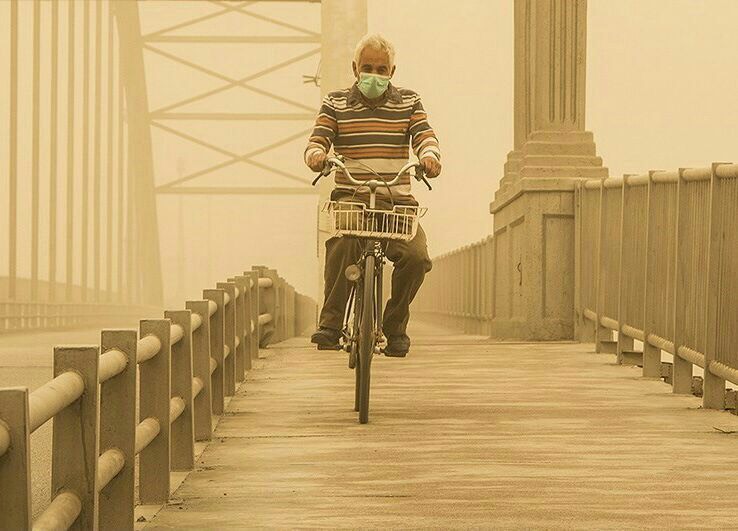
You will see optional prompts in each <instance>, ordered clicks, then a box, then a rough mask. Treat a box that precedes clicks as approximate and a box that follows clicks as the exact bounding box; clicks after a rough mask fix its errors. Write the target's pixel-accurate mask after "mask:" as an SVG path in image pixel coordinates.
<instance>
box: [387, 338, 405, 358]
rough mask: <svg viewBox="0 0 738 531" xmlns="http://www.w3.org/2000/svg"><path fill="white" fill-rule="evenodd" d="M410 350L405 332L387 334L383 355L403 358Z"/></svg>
mask: <svg viewBox="0 0 738 531" xmlns="http://www.w3.org/2000/svg"><path fill="white" fill-rule="evenodd" d="M409 350H410V338H409V337H407V335H406V334H399V335H396V336H389V337H388V338H387V346H386V347H384V355H385V356H392V357H394V358H404V357H405V355H406V354H407V353H408V351H409Z"/></svg>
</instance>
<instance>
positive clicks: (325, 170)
mask: <svg viewBox="0 0 738 531" xmlns="http://www.w3.org/2000/svg"><path fill="white" fill-rule="evenodd" d="M331 169H332V168H331V164H329V163H326V165H325V167H324V168H323V169H322V170H321V171H320V173H319V174H318V176H317V177H316V178H315V179H313V186H315V183H317V182H318V181H319V180H320V179H321V177H325V176H326V175H328V174H329V173H330V172H331Z"/></svg>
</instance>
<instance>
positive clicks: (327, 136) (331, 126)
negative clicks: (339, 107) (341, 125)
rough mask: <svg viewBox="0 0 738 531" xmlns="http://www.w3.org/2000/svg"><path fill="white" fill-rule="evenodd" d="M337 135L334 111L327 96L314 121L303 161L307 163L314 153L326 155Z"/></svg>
mask: <svg viewBox="0 0 738 531" xmlns="http://www.w3.org/2000/svg"><path fill="white" fill-rule="evenodd" d="M337 134H338V123H337V122H336V109H335V108H334V106H333V102H332V101H331V99H330V97H329V96H326V97H325V98H323V103H322V104H321V106H320V111H319V112H318V116H317V118H316V119H315V126H314V127H313V132H312V134H311V135H310V138H309V139H308V145H307V147H306V148H305V153H304V159H305V163H307V160H308V158H309V157H310V155H312V154H313V153H315V152H316V151H322V152H323V153H328V151H329V150H330V149H331V146H332V145H333V140H334V139H335V138H336V135H337Z"/></svg>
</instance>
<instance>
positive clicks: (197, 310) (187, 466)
mask: <svg viewBox="0 0 738 531" xmlns="http://www.w3.org/2000/svg"><path fill="white" fill-rule="evenodd" d="M164 317H165V318H164V319H145V320H142V321H141V322H140V328H139V331H136V330H103V331H102V334H101V342H100V345H99V346H97V345H94V346H75V347H63V346H62V347H56V348H55V349H54V378H53V379H52V380H51V381H49V382H47V383H45V384H44V385H42V386H41V387H39V388H38V389H36V390H35V391H33V392H32V393H29V392H28V390H27V389H26V388H6V389H0V529H29V528H31V527H33V529H69V528H75V529H96V528H98V526H99V527H100V528H105V529H115V530H117V529H133V525H134V524H133V515H134V504H135V499H136V498H135V486H134V482H135V468H134V467H135V461H136V456H138V463H139V464H138V478H139V482H138V483H139V488H138V499H139V502H140V503H141V504H161V503H165V502H166V501H167V500H168V498H169V494H170V471H182V470H192V468H193V467H194V442H195V441H203V440H209V439H210V438H211V436H212V419H213V415H220V414H222V413H223V411H224V402H225V397H227V396H232V395H234V394H235V392H236V386H237V384H238V383H239V382H242V381H243V380H244V379H245V375H244V373H245V371H248V370H251V369H252V368H254V366H255V360H257V359H258V354H259V348H260V347H262V348H263V347H265V346H266V345H267V344H268V343H270V342H277V341H282V340H285V339H288V338H290V337H293V336H295V335H296V334H299V333H301V332H303V331H305V330H306V329H307V328H308V327H310V326H312V325H314V323H315V318H316V305H315V302H314V301H313V300H311V299H310V298H308V297H306V296H304V295H301V294H299V293H297V292H296V291H295V289H294V288H293V287H292V286H291V285H290V284H288V283H287V282H286V281H285V280H284V279H282V278H281V277H279V275H277V272H276V271H275V270H272V269H267V268H265V267H263V266H258V267H255V268H254V270H253V271H248V272H245V273H244V274H243V275H240V276H235V277H233V278H230V279H228V281H227V282H220V283H218V284H217V286H216V288H215V289H206V290H204V291H203V300H196V301H187V303H186V309H184V310H171V311H166V312H165V313H164ZM137 374H138V393H137ZM137 411H138V413H137ZM52 418H53V419H54V422H53V443H52V471H51V472H52V473H51V483H52V487H51V492H52V499H51V503H50V504H49V505H48V507H46V509H45V510H44V511H43V512H42V513H41V514H40V515H39V516H38V517H37V518H36V519H35V521H33V522H31V485H30V477H31V475H30V466H31V463H30V435H31V433H33V432H34V431H36V430H37V429H38V428H39V427H40V426H42V425H44V424H45V423H46V422H47V421H49V420H50V419H52ZM98 522H99V524H98Z"/></svg>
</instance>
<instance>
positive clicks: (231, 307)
mask: <svg viewBox="0 0 738 531" xmlns="http://www.w3.org/2000/svg"><path fill="white" fill-rule="evenodd" d="M216 287H218V288H220V289H222V290H223V291H225V292H226V293H227V294H228V297H229V298H230V299H231V300H230V302H229V303H228V304H226V305H225V313H224V314H223V315H224V327H223V328H224V336H223V337H224V341H223V343H224V345H225V346H226V347H228V355H227V356H226V357H225V361H224V362H223V363H224V366H223V373H224V375H225V380H224V381H225V395H226V396H233V395H235V394H236V285H235V284H234V283H233V282H218V283H217V284H216Z"/></svg>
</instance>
